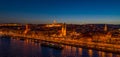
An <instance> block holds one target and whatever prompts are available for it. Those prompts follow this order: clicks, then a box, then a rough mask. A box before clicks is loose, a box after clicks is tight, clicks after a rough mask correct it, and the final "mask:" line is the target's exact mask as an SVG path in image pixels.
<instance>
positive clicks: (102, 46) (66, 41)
mask: <svg viewBox="0 0 120 57" xmlns="http://www.w3.org/2000/svg"><path fill="white" fill-rule="evenodd" d="M0 35H10V36H12V37H16V38H17V37H23V38H25V39H29V38H30V39H36V40H40V41H41V40H42V41H47V42H53V43H59V44H63V45H70V46H76V47H83V48H90V49H95V50H101V51H106V52H113V53H119V54H120V45H115V44H107V43H95V42H86V41H82V40H71V39H70V38H64V37H62V38H54V37H46V36H43V35H34V34H32V35H24V34H18V33H12V32H3V31H0Z"/></svg>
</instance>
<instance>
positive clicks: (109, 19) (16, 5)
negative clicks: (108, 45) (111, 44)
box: [0, 0, 120, 24]
mask: <svg viewBox="0 0 120 57" xmlns="http://www.w3.org/2000/svg"><path fill="white" fill-rule="evenodd" d="M53 20H56V21H57V22H66V23H70V24H89V23H94V24H96V23H97V24H101V23H104V24H120V0H0V23H34V24H41V23H52V21H53Z"/></svg>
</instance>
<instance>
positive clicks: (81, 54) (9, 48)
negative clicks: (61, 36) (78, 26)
mask: <svg viewBox="0 0 120 57" xmlns="http://www.w3.org/2000/svg"><path fill="white" fill-rule="evenodd" d="M0 57H120V54H114V53H107V52H103V51H96V50H91V49H84V48H77V47H72V46H65V48H64V49H63V50H56V49H53V48H48V47H42V46H40V43H34V42H31V41H29V40H25V41H22V40H17V39H7V38H1V39H0Z"/></svg>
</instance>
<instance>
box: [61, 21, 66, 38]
mask: <svg viewBox="0 0 120 57" xmlns="http://www.w3.org/2000/svg"><path fill="white" fill-rule="evenodd" d="M62 36H66V24H65V23H64V24H62Z"/></svg>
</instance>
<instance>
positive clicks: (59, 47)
mask: <svg viewBox="0 0 120 57" xmlns="http://www.w3.org/2000/svg"><path fill="white" fill-rule="evenodd" d="M41 46H43V47H49V48H54V49H59V50H62V49H63V48H64V47H63V46H62V45H60V44H55V43H47V42H43V43H41Z"/></svg>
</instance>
